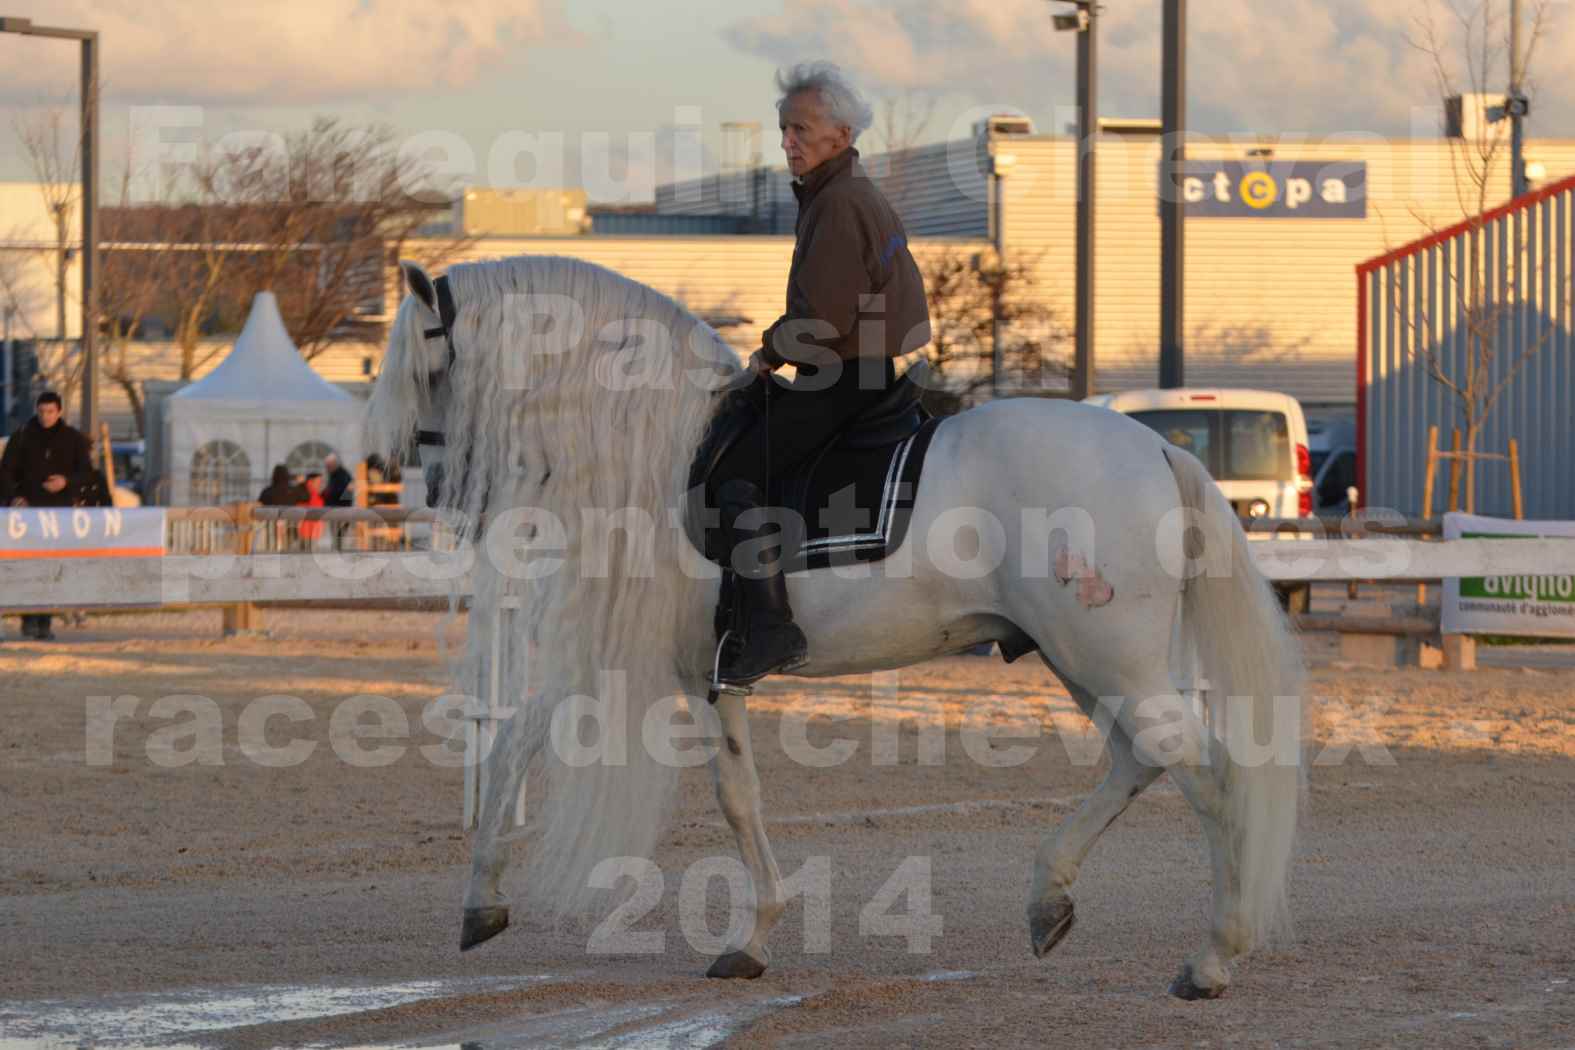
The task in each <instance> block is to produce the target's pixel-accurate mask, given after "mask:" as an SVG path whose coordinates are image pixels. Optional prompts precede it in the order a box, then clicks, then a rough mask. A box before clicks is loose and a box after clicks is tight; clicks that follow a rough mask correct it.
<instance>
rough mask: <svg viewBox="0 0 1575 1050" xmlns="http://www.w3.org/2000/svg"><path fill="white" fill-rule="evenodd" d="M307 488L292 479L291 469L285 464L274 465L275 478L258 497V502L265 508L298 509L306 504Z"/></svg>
mask: <svg viewBox="0 0 1575 1050" xmlns="http://www.w3.org/2000/svg"><path fill="white" fill-rule="evenodd" d="M306 495H307V493H306V486H304V485H297V484H296V483H295V482H294V481H292V480H291V479H290V468H289V467H287V466H285V465H284V464H283V463H276V464H274V468H273V477H272V478H271V479H270V480H269V482H268V487H267V488H265V489H263V490H262V492H260V493H258V495H257V502H258V503H261V504H262V505H263V506H265V507H298V506H300V505H302V504H303V503H305V502H306Z"/></svg>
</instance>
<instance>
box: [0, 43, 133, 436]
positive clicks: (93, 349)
mask: <svg viewBox="0 0 1575 1050" xmlns="http://www.w3.org/2000/svg"><path fill="white" fill-rule="evenodd" d="M0 33H17V34H20V35H22V36H41V37H51V38H54V39H57V40H75V41H78V42H79V43H80V45H81V49H82V128H81V132H82V149H81V154H82V408H81V412H80V413H79V415H78V419H77V425H78V427H79V428H80V429H81V430H82V432H83V433H84V434H91V435H96V434H97V433H98V277H99V254H98V154H99V148H98V147H99V122H98V112H99V90H98V66H99V59H100V57H101V56H100V54H99V46H98V31H97V30H93V29H63V28H60V27H58V26H40V25H34V24H33V21H32V19H30V18H13V17H9V16H3V17H0ZM106 453H107V450H106Z"/></svg>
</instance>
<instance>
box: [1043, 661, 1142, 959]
mask: <svg viewBox="0 0 1575 1050" xmlns="http://www.w3.org/2000/svg"><path fill="white" fill-rule="evenodd" d="M1073 692H1074V693H1076V694H1078V699H1079V702H1080V704H1081V706H1082V707H1083V710H1084V712H1085V713H1086V714H1088V716H1089V717H1090V718H1092V719H1094V720H1095V722H1096V724H1099V725H1101V726H1104V725H1105V724H1106V723H1108V722H1109V721H1110V719H1109V716H1108V715H1105V714H1104V712H1100V711H1096V710H1095V707H1094V700H1093V698H1092V697H1090V696H1088V695H1087V694H1086V693H1083V692H1082V690H1077V689H1074V690H1073ZM1105 750H1106V752H1107V753H1108V754H1109V755H1110V772H1109V773H1107V774H1106V775H1105V779H1104V780H1103V781H1101V782H1100V784H1099V786H1098V787H1097V788H1095V789H1094V792H1093V794H1091V795H1089V796H1088V797H1087V798H1085V799H1084V800H1083V804H1082V805H1080V806H1078V808H1077V811H1076V812H1075V813H1073V814H1072V815H1071V816H1070V817H1068V818H1067V819H1066V820H1064V821H1062V822H1061V825H1060V826H1059V827H1057V828H1056V829H1055V831H1053V832H1051V833H1050V834H1049V835H1046V836H1045V838H1044V841H1043V842H1042V843H1041V844H1040V846H1039V852H1038V853H1037V854H1036V855H1035V857H1034V874H1033V883H1032V886H1031V887H1030V889H1029V894H1028V937H1029V943H1030V945H1031V947H1032V948H1033V951H1034V954H1035V955H1037V956H1039V957H1040V958H1043V957H1044V956H1045V955H1046V954H1048V953H1049V951H1050V949H1052V948H1054V947H1055V946H1056V945H1057V944H1059V943H1060V942H1061V938H1063V937H1065V936H1066V935H1067V933H1068V932H1069V931H1070V930H1071V929H1072V922H1073V918H1074V915H1073V909H1072V896H1071V889H1072V883H1074V882H1076V881H1077V873H1078V870H1079V869H1080V868H1081V867H1082V865H1083V860H1084V859H1085V858H1086V857H1087V856H1088V851H1089V850H1090V849H1092V848H1093V846H1094V843H1095V842H1096V841H1098V839H1099V836H1100V835H1101V834H1103V833H1104V830H1105V829H1106V828H1108V827H1109V826H1110V825H1111V824H1113V823H1115V820H1116V818H1117V817H1119V816H1121V814H1122V813H1124V812H1125V811H1126V808H1127V806H1129V805H1131V803H1132V800H1133V799H1135V798H1137V797H1138V795H1140V794H1142V792H1143V789H1144V788H1146V787H1148V786H1149V785H1150V784H1152V783H1153V782H1154V781H1155V780H1156V779H1157V778H1158V777H1159V775H1160V774H1161V773H1163V772H1164V770H1163V769H1161V768H1160V767H1158V766H1147V765H1144V764H1143V763H1142V762H1140V761H1138V759H1137V756H1136V755H1135V754H1134V753H1133V750H1132V741H1131V739H1130V738H1129V737H1128V736H1127V735H1126V733H1125V732H1124V731H1123V730H1122V729H1121V727H1120V726H1118V725H1113V724H1112V725H1109V728H1108V731H1107V735H1106V742H1105Z"/></svg>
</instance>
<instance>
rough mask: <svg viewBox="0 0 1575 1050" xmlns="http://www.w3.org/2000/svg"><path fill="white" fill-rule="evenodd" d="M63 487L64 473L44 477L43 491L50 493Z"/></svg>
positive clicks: (64, 481) (64, 482)
mask: <svg viewBox="0 0 1575 1050" xmlns="http://www.w3.org/2000/svg"><path fill="white" fill-rule="evenodd" d="M65 487H66V476H65V475H64V474H51V475H49V477H47V478H45V479H44V491H45V492H48V493H50V494H51V495H53V494H54V493H56V492H59V491H60V490H61V489H63V488H65Z"/></svg>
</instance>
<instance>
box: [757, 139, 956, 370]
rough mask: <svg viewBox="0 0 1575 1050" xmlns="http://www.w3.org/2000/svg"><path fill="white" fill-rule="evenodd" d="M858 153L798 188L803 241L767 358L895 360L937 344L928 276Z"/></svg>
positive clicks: (766, 346) (768, 336)
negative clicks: (926, 295) (827, 356)
mask: <svg viewBox="0 0 1575 1050" xmlns="http://www.w3.org/2000/svg"><path fill="white" fill-rule="evenodd" d="M858 159H859V152H858V150H856V149H852V148H849V149H847V150H844V151H843V152H841V153H839V154H837V155H836V156H835V157H832V158H831V159H830V160H828V161H826V162H825V163H823V164H821V165H820V167H818V168H816V169H814V170H813V171H811V172H810V173H809V174H807V175H805V176H804V177H803V178H802V179H801V180H799V181H797V182H795V183H794V184H793V195H794V196H796V197H797V198H798V225H797V227H796V230H795V233H796V235H797V243H796V244H795V245H794V246H793V266H792V269H791V270H789V271H788V287H787V312H786V313H784V314H783V315H782V317H781V318H779V319H778V320H777V322H776V323H775V324H773V325H772V326H771V327H770V328H768V329H766V331H765V334H764V335H763V336H762V348H763V350H764V352H765V357H766V360H767V361H769V362H770V363H771V364H772V365H773V366H775V365H780V364H782V363H783V362H784V361H793V362H795V363H799V362H810V363H813V362H814V361H815V360H816V358H817V357H819V358H821V359H822V360H823V359H824V355H825V354H826V353H827V352H830V353H832V354H835V355H836V356H837V357H840V358H842V359H843V360H844V361H850V360H853V359H854V358H857V357H860V356H866V357H876V358H887V357H897V356H899V355H901V354H906V353H909V352H911V351H913V350H917V349H919V347H921V346H923V345H924V344H926V343H928V342H929V341H930V315H929V304H928V303H927V302H926V301H925V298H924V278H923V277H922V276H920V274H919V267H918V265H917V264H915V263H914V261H913V256H912V255H911V254H910V253H909V251H908V234H907V231H906V230H904V229H903V227H902V220H901V219H899V218H897V213H896V212H895V211H893V210H892V207H891V205H890V204H888V203H887V202H886V198H885V197H883V196H881V193H880V190H878V189H876V188H875V184H874V183H873V182H871V181H870V178H869V176H868V175H866V174H865V173H864V169H863V167H862V166H861V165H860V164H859V163H858Z"/></svg>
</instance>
